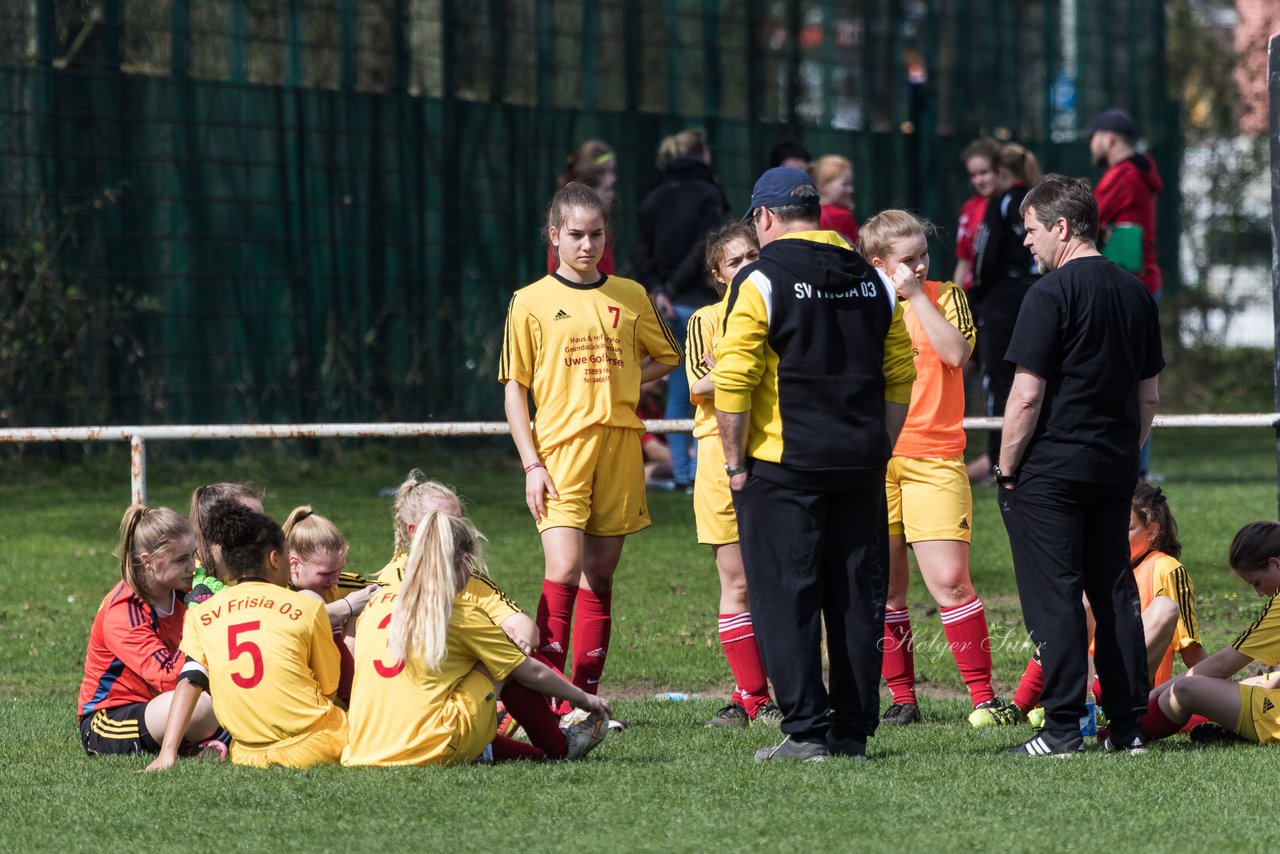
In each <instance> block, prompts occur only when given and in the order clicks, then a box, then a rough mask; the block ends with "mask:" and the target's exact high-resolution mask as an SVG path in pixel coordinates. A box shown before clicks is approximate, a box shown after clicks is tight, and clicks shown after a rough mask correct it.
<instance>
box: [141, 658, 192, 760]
mask: <svg viewBox="0 0 1280 854" xmlns="http://www.w3.org/2000/svg"><path fill="white" fill-rule="evenodd" d="M202 693H204V689H202V688H201V687H200V686H199V685H197V684H195V683H194V682H191V681H189V680H187V679H183V680H181V681H179V682H178V687H176V688H174V689H173V702H172V703H171V704H170V706H169V718H168V720H166V721H165V725H164V737H163V738H161V739H160V753H159V755H158V756H156V758H155V761H153V762H152V763H151V764H150V765H148V766H147V767H146V768H143V769H142V770H143V771H164V770H166V769H168V768H172V767H173V765H174V763H175V762H177V761H178V747H179V746H180V745H181V744H182V734H183V733H185V732H186V731H187V724H188V723H189V722H190V720H191V714H192V712H194V711H195V709H196V701H197V700H199V699H200V695H201V694H202Z"/></svg>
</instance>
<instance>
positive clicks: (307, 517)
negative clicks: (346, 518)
mask: <svg viewBox="0 0 1280 854" xmlns="http://www.w3.org/2000/svg"><path fill="white" fill-rule="evenodd" d="M284 538H285V548H287V549H288V550H289V551H291V552H293V553H294V554H296V555H297V556H298V557H300V558H302V559H303V560H312V559H314V558H316V557H318V556H320V555H322V554H325V553H328V552H345V551H346V548H347V540H346V538H345V537H343V536H342V531H340V530H339V529H338V526H337V525H335V524H333V522H331V521H330V520H329V519H326V518H325V517H324V516H321V515H320V514H319V513H317V512H315V511H314V510H312V509H311V506H310V505H304V506H302V507H295V508H293V512H292V513H290V514H289V518H288V519H285V520H284Z"/></svg>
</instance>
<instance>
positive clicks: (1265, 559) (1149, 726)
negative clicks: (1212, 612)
mask: <svg viewBox="0 0 1280 854" xmlns="http://www.w3.org/2000/svg"><path fill="white" fill-rule="evenodd" d="M1228 562H1229V564H1230V566H1231V571H1232V572H1234V573H1235V575H1236V577H1237V578H1239V579H1240V580H1241V581H1243V582H1244V583H1245V584H1247V585H1249V586H1250V587H1252V588H1253V590H1254V592H1255V593H1257V594H1258V595H1259V596H1262V597H1265V598H1266V599H1267V600H1268V601H1267V604H1266V605H1264V606H1263V608H1262V613H1261V615H1259V616H1258V618H1257V619H1256V620H1254V621H1253V623H1252V624H1250V625H1249V627H1248V628H1246V629H1245V630H1244V631H1243V632H1241V633H1240V635H1239V636H1238V637H1237V638H1236V639H1235V641H1233V642H1232V644H1231V646H1229V647H1227V648H1226V649H1223V650H1219V651H1218V652H1215V653H1214V654H1213V655H1211V656H1209V657H1208V658H1205V659H1204V660H1203V661H1201V662H1200V663H1198V664H1196V665H1195V666H1194V667H1192V668H1191V669H1190V670H1188V671H1187V672H1186V673H1184V674H1182V675H1181V676H1178V677H1175V678H1174V679H1172V680H1170V681H1169V682H1166V683H1165V684H1164V685H1162V686H1161V687H1159V688H1157V689H1156V690H1155V691H1153V692H1152V697H1151V702H1150V704H1149V705H1148V706H1147V713H1146V715H1144V716H1143V718H1142V734H1143V736H1144V737H1145V738H1146V739H1147V740H1148V741H1150V740H1154V739H1158V738H1165V737H1166V736H1170V735H1173V734H1174V733H1176V732H1178V731H1179V730H1181V729H1183V728H1184V727H1185V726H1186V725H1187V723H1188V722H1189V721H1191V720H1192V717H1193V716H1194V715H1203V716H1204V717H1205V718H1208V719H1209V720H1211V721H1214V722H1216V723H1218V724H1220V725H1221V726H1222V727H1223V728H1225V729H1227V730H1230V731H1231V732H1233V733H1235V734H1236V735H1237V736H1239V737H1240V738H1242V739H1245V740H1247V741H1253V742H1257V743H1259V744H1271V743H1273V742H1276V741H1280V673H1277V674H1268V675H1266V676H1264V677H1261V678H1254V679H1246V680H1244V681H1243V682H1233V681H1231V677H1232V676H1234V675H1235V674H1236V673H1239V672H1240V671H1241V670H1243V669H1244V668H1245V667H1246V666H1247V665H1248V664H1249V662H1251V661H1260V662H1262V663H1263V664H1266V665H1267V666H1269V667H1270V666H1274V665H1275V664H1276V663H1278V662H1280V606H1277V604H1276V593H1277V592H1278V591H1280V522H1253V523H1251V524H1249V525H1245V526H1244V527H1243V528H1241V529H1240V531H1239V532H1238V533H1237V534H1236V536H1235V539H1234V540H1232V542H1231V551H1230V554H1229V556H1228ZM1192 735H1193V738H1194V736H1195V733H1192Z"/></svg>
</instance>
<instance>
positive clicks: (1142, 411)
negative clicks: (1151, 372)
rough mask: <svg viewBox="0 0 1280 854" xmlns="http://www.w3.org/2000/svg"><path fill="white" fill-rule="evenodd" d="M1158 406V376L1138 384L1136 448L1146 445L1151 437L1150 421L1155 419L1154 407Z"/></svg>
mask: <svg viewBox="0 0 1280 854" xmlns="http://www.w3.org/2000/svg"><path fill="white" fill-rule="evenodd" d="M1159 405H1160V375H1159V374H1156V375H1155V376H1154V377H1147V378H1146V379H1145V380H1142V381H1140V382H1139V383H1138V415H1139V417H1140V418H1141V421H1140V422H1139V424H1140V425H1141V433H1139V436H1140V438H1139V439H1138V447H1139V448H1141V447H1142V446H1143V445H1145V444H1147V437H1148V436H1150V435H1151V421H1152V419H1153V418H1155V417H1156V407H1158V406H1159Z"/></svg>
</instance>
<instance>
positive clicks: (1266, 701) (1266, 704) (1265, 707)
mask: <svg viewBox="0 0 1280 854" xmlns="http://www.w3.org/2000/svg"><path fill="white" fill-rule="evenodd" d="M1275 707H1276V704H1275V703H1273V702H1271V698H1270V697H1263V698H1262V713H1263V714H1264V715H1265V714H1266V713H1267V712H1269V711H1271V710H1272V709H1274V708H1275Z"/></svg>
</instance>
